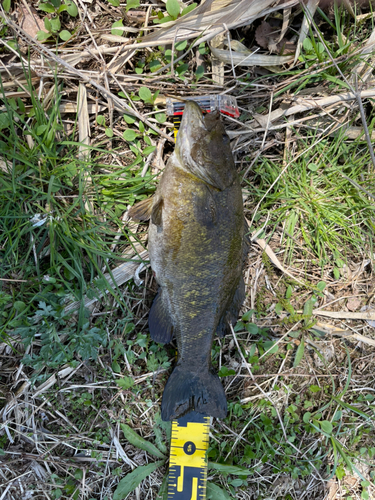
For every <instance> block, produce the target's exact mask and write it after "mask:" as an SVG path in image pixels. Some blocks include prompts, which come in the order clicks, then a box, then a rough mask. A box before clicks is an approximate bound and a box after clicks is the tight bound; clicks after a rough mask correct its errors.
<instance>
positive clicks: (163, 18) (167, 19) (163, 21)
mask: <svg viewBox="0 0 375 500" xmlns="http://www.w3.org/2000/svg"><path fill="white" fill-rule="evenodd" d="M169 21H174V19H173V17H172V16H165V17H162V18H161V19H154V20H153V23H154V24H163V23H168V22H169Z"/></svg>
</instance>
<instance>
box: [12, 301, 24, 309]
mask: <svg viewBox="0 0 375 500" xmlns="http://www.w3.org/2000/svg"><path fill="white" fill-rule="evenodd" d="M13 307H14V309H15V310H16V311H17V312H22V311H24V310H25V309H26V304H25V302H22V300H16V302H15V303H14V304H13Z"/></svg>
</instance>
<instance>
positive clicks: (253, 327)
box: [246, 323, 259, 335]
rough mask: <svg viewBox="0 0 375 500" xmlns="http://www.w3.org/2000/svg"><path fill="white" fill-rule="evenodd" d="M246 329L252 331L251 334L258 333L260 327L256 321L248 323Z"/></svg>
mask: <svg viewBox="0 0 375 500" xmlns="http://www.w3.org/2000/svg"><path fill="white" fill-rule="evenodd" d="M246 330H247V331H248V332H249V333H251V335H257V334H258V333H259V328H258V326H257V325H256V324H255V323H248V324H247V325H246Z"/></svg>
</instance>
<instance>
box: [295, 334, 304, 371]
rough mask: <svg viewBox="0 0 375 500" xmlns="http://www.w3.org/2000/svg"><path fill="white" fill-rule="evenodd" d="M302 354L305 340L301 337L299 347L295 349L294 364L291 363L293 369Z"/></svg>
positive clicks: (298, 362)
mask: <svg viewBox="0 0 375 500" xmlns="http://www.w3.org/2000/svg"><path fill="white" fill-rule="evenodd" d="M304 353H305V340H304V338H303V337H302V338H301V342H300V345H299V346H298V348H297V352H296V357H295V358H294V363H293V366H294V368H295V367H296V366H298V365H299V364H300V362H301V360H302V358H303V355H304Z"/></svg>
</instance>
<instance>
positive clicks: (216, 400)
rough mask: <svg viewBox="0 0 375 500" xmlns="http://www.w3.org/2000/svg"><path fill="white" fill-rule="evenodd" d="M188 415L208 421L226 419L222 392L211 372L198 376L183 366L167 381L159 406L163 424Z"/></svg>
mask: <svg viewBox="0 0 375 500" xmlns="http://www.w3.org/2000/svg"><path fill="white" fill-rule="evenodd" d="M190 411H196V412H198V413H202V414H203V415H206V416H209V417H217V418H224V417H225V416H226V414H227V400H226V397H225V392H224V388H223V386H222V384H221V382H220V379H219V377H218V375H217V374H216V373H215V372H214V369H213V368H209V369H208V371H201V372H198V373H197V372H195V371H194V372H192V371H190V370H189V369H188V368H187V367H186V365H185V366H184V365H177V366H176V367H175V369H174V370H173V372H172V375H171V376H170V377H169V379H168V382H167V385H166V386H165V389H164V393H163V400H162V403H161V418H162V420H173V419H176V418H180V417H182V416H184V415H185V414H186V413H188V412H190Z"/></svg>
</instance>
